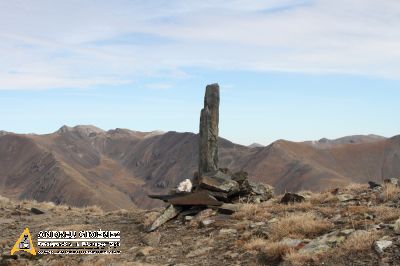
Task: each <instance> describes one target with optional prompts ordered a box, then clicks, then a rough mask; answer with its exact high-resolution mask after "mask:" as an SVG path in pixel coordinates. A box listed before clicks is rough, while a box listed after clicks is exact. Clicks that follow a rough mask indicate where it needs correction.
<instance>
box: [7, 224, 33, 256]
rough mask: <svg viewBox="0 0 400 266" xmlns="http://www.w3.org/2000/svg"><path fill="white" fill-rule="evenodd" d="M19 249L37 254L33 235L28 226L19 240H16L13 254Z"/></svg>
mask: <svg viewBox="0 0 400 266" xmlns="http://www.w3.org/2000/svg"><path fill="white" fill-rule="evenodd" d="M19 250H22V251H25V252H28V253H31V254H32V255H36V251H35V247H34V246H33V243H32V237H31V234H30V233H29V229H28V228H25V230H24V232H22V234H21V236H20V237H19V238H18V240H17V242H15V244H14V246H13V248H12V249H11V255H14V253H15V252H17V251H19Z"/></svg>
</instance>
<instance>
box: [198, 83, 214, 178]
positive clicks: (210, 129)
mask: <svg viewBox="0 0 400 266" xmlns="http://www.w3.org/2000/svg"><path fill="white" fill-rule="evenodd" d="M218 123H219V85H218V84H217V83H214V84H211V85H207V87H206V94H205V96H204V108H203V109H201V113H200V132H199V133H200V141H199V142H200V146H199V177H202V175H203V173H210V172H214V171H216V170H218Z"/></svg>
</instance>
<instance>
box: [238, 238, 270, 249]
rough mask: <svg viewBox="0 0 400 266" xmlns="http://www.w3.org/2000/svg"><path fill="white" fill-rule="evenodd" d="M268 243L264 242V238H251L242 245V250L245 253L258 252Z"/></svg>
mask: <svg viewBox="0 0 400 266" xmlns="http://www.w3.org/2000/svg"><path fill="white" fill-rule="evenodd" d="M268 242H270V241H268V240H266V239H265V238H258V237H257V238H253V239H251V240H250V241H248V242H247V243H246V244H244V249H245V250H247V251H253V250H257V251H260V250H261V249H263V248H264V247H265V246H266V245H267V243H268Z"/></svg>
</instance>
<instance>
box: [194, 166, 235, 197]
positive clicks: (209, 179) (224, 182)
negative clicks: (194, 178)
mask: <svg viewBox="0 0 400 266" xmlns="http://www.w3.org/2000/svg"><path fill="white" fill-rule="evenodd" d="M199 185H200V187H202V188H204V189H209V190H212V191H217V192H225V193H232V192H235V191H239V183H238V182H236V181H235V180H232V179H231V177H230V176H229V175H227V174H224V173H222V172H220V171H218V172H216V173H208V174H204V175H203V176H202V177H201V178H200V180H199Z"/></svg>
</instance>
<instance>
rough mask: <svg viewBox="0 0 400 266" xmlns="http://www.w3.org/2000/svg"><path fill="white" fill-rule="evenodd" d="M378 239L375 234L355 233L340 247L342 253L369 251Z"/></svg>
mask: <svg viewBox="0 0 400 266" xmlns="http://www.w3.org/2000/svg"><path fill="white" fill-rule="evenodd" d="M378 238H379V235H378V233H376V232H367V231H358V232H357V231H356V232H355V233H353V234H351V235H350V236H349V238H347V239H346V241H345V242H344V243H343V245H342V246H341V247H340V249H341V250H342V251H344V252H345V253H347V252H362V251H366V250H369V249H371V246H372V244H373V243H374V241H375V240H377V239H378Z"/></svg>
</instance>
